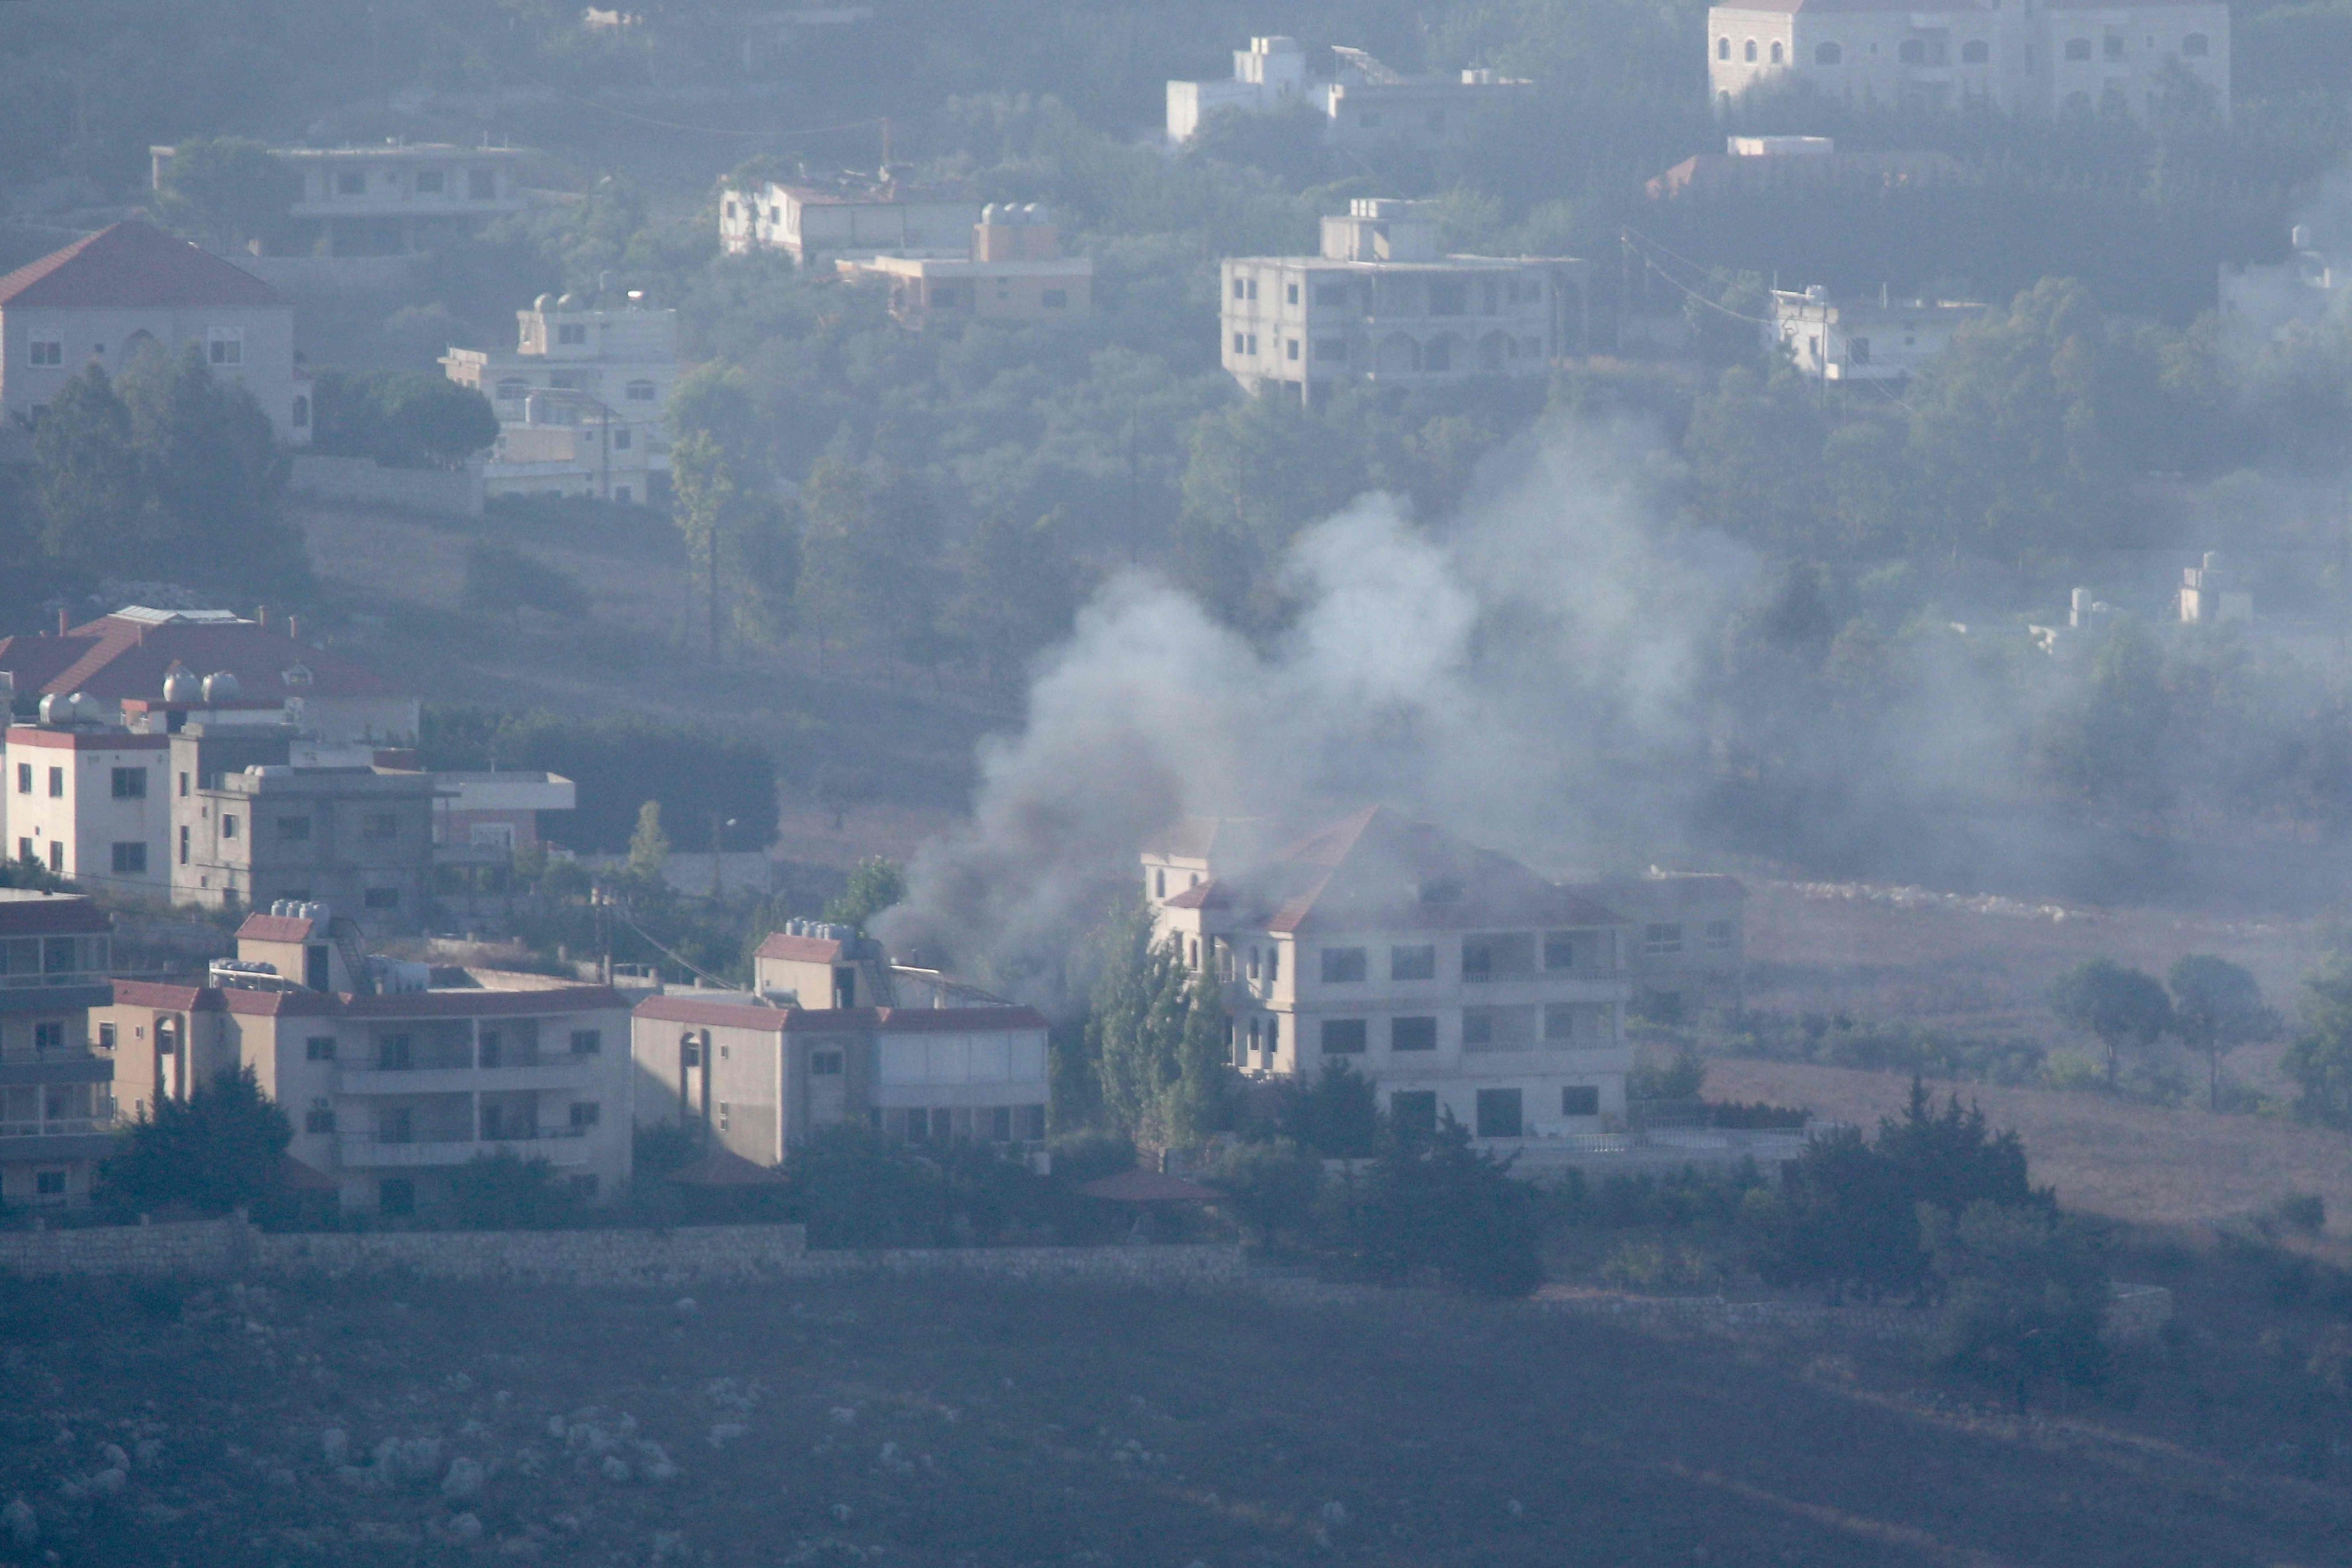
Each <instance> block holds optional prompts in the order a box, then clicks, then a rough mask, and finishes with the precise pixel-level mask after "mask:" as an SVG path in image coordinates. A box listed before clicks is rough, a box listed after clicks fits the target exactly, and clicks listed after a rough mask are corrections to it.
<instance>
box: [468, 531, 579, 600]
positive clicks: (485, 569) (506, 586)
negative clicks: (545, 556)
mask: <svg viewBox="0 0 2352 1568" xmlns="http://www.w3.org/2000/svg"><path fill="white" fill-rule="evenodd" d="M465 599H466V604H467V606H468V607H470V608H473V609H477V610H484V611H489V612H494V613H495V612H499V611H504V610H515V609H525V608H528V609H533V610H545V611H546V612H547V613H548V614H550V615H554V616H579V615H585V614H586V613H587V610H588V595H586V594H585V593H584V592H583V591H582V589H581V586H580V581H579V579H578V578H576V577H574V576H572V574H570V573H569V572H566V571H563V570H562V569H561V568H560V567H555V566H550V565H548V564H547V563H544V562H542V561H539V560H536V559H534V558H532V557H531V556H529V555H526V554H524V553H523V552H521V551H520V550H514V549H510V548H509V547H508V546H506V545H503V544H477V545H475V546H473V547H472V548H471V549H469V550H467V552H466V588H465Z"/></svg>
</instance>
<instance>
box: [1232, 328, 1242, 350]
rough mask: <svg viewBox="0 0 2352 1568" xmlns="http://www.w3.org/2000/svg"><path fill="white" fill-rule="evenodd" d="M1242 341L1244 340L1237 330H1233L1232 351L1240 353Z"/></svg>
mask: <svg viewBox="0 0 2352 1568" xmlns="http://www.w3.org/2000/svg"><path fill="white" fill-rule="evenodd" d="M1243 342H1244V339H1243V337H1242V335H1241V334H1240V333H1239V332H1235V333H1234V353H1241V352H1242V343H1243Z"/></svg>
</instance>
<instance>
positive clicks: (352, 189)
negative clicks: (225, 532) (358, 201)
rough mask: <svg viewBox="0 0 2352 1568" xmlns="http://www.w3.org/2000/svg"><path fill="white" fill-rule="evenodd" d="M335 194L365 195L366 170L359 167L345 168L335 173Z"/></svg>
mask: <svg viewBox="0 0 2352 1568" xmlns="http://www.w3.org/2000/svg"><path fill="white" fill-rule="evenodd" d="M335 195H339V196H363V195H367V173H366V171H364V170H361V169H346V170H344V171H342V172H341V174H337V175H336V176H335Z"/></svg>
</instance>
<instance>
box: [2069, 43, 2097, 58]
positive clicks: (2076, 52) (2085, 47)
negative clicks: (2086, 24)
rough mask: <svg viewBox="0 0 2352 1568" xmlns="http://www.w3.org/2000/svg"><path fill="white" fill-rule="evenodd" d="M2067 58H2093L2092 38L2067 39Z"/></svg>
mask: <svg viewBox="0 0 2352 1568" xmlns="http://www.w3.org/2000/svg"><path fill="white" fill-rule="evenodd" d="M2066 58H2068V59H2070V60H2087V59H2089V58H2091V40H2090V39H2088V38H2069V39H2067V40H2066Z"/></svg>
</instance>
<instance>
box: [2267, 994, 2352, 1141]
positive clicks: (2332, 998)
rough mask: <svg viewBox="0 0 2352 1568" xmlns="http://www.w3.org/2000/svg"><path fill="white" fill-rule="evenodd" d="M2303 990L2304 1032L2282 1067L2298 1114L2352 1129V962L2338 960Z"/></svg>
mask: <svg viewBox="0 0 2352 1568" xmlns="http://www.w3.org/2000/svg"><path fill="white" fill-rule="evenodd" d="M2304 990H2305V996H2304V999H2303V1029H2302V1032H2301V1033H2299V1034H2297V1035H2296V1036H2295V1037H2294V1044H2293V1045H2291V1046H2289V1047H2287V1051H2286V1059H2285V1060H2284V1062H2283V1063H2282V1064H2281V1066H2283V1067H2284V1068H2285V1069H2286V1075H2287V1077H2288V1078H2290V1079H2294V1088H2295V1096H2294V1109H2295V1113H2296V1114H2297V1115H2299V1116H2302V1117H2305V1118H2306V1119H2308V1120H2310V1121H2320V1122H2325V1123H2326V1124H2327V1125H2328V1126H2330V1127H2352V962H2347V961H2346V960H2343V959H2338V960H2336V962H2335V963H2331V964H2330V965H2328V967H2327V968H2326V969H2325V970H2323V971H2321V972H2320V973H2317V974H2315V975H2313V976H2312V977H2311V978H2310V979H2308V980H2306V981H2305V982H2304Z"/></svg>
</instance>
